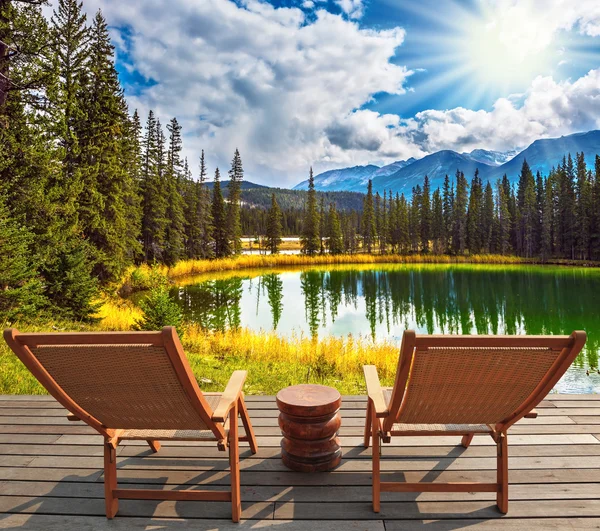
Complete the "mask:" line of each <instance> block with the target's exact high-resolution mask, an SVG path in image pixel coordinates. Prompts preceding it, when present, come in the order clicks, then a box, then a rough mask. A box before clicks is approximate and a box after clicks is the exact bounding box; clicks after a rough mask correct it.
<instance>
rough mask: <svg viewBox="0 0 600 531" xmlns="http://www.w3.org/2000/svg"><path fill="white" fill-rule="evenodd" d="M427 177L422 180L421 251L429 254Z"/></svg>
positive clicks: (429, 225) (429, 230)
mask: <svg viewBox="0 0 600 531" xmlns="http://www.w3.org/2000/svg"><path fill="white" fill-rule="evenodd" d="M430 188H431V187H430V185H429V177H428V176H427V175H425V178H424V180H423V193H422V194H421V212H420V216H419V217H420V221H421V223H420V225H421V251H422V252H424V253H428V252H429V240H430V239H431V197H430Z"/></svg>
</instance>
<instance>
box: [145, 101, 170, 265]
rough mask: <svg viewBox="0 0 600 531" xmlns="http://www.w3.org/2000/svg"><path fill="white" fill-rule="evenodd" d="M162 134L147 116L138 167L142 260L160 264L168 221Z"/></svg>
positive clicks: (155, 121) (156, 122)
mask: <svg viewBox="0 0 600 531" xmlns="http://www.w3.org/2000/svg"><path fill="white" fill-rule="evenodd" d="M162 136H163V135H162V131H161V128H160V123H159V122H158V121H157V120H156V119H155V118H154V113H153V112H152V111H150V112H149V113H148V120H147V122H146V134H145V136H144V146H143V150H144V151H143V165H142V183H141V191H142V241H143V249H144V256H145V258H146V261H148V262H151V261H158V262H162V260H163V256H164V245H165V237H166V230H167V224H168V221H169V220H168V219H167V217H166V215H167V190H166V188H165V186H164V181H163V178H162V174H161V172H162V166H163V162H162V153H163V149H162V143H163V139H162Z"/></svg>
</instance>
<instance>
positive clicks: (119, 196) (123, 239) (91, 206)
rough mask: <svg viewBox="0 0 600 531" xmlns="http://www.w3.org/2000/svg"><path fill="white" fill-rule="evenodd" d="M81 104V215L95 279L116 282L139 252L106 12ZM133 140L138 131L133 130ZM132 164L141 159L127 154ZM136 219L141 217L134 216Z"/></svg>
mask: <svg viewBox="0 0 600 531" xmlns="http://www.w3.org/2000/svg"><path fill="white" fill-rule="evenodd" d="M78 99H79V102H80V104H81V105H82V106H83V110H82V111H81V119H80V120H79V121H78V122H77V123H76V124H75V126H74V131H75V133H76V135H77V143H78V148H79V159H78V165H79V169H80V172H81V173H80V174H81V182H82V190H81V193H80V195H79V203H78V212H79V219H80V226H81V229H82V231H83V234H84V235H85V237H86V238H87V240H88V241H89V242H90V243H91V244H92V245H93V246H94V247H95V253H94V254H95V267H94V276H96V277H98V278H99V279H100V280H103V281H106V280H110V279H115V278H117V276H118V275H120V273H121V272H122V271H123V270H124V269H125V267H126V266H128V265H129V264H130V263H131V259H132V252H131V251H132V248H134V249H135V248H136V247H137V236H138V235H137V230H139V225H138V226H137V227H135V228H133V229H134V230H132V227H131V223H132V222H134V223H135V221H134V220H135V218H132V216H131V215H130V214H129V213H128V212H127V210H128V209H129V208H136V205H135V199H134V197H133V196H134V195H135V194H136V190H135V185H134V181H133V179H132V176H131V174H130V173H129V172H128V167H127V166H126V165H123V162H126V161H128V159H127V154H126V153H124V150H125V149H128V146H127V143H126V142H127V140H128V139H127V138H126V135H127V134H128V133H129V130H128V127H129V116H128V114H127V106H126V103H125V100H124V98H123V94H122V90H121V87H120V85H119V79H118V75H117V71H116V69H115V67H114V47H113V46H112V44H111V42H110V37H109V34H108V28H107V25H106V21H105V20H104V17H103V16H102V13H101V12H100V11H98V13H97V14H96V16H95V17H94V22H93V25H92V28H91V31H90V40H89V59H88V61H87V68H86V70H85V72H84V73H83V74H82V75H81V76H80V81H79V94H78ZM131 134H132V135H135V134H137V131H131ZM129 155H130V156H131V157H132V158H133V159H134V160H133V161H132V162H135V159H136V158H137V156H138V154H133V153H130V154H129ZM136 217H137V216H136Z"/></svg>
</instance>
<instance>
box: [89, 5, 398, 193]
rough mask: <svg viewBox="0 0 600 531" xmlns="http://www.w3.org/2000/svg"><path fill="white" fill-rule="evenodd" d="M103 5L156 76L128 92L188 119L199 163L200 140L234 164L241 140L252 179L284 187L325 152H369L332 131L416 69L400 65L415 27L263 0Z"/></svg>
mask: <svg viewBox="0 0 600 531" xmlns="http://www.w3.org/2000/svg"><path fill="white" fill-rule="evenodd" d="M101 4H102V5H101ZM98 7H101V8H102V11H103V13H104V14H105V16H106V18H107V20H108V22H109V24H110V25H111V26H116V27H121V28H122V27H127V28H128V31H127V39H123V38H122V39H121V40H120V42H119V51H121V54H120V59H121V61H125V62H127V63H130V64H132V65H134V66H135V69H136V70H137V72H139V73H140V74H141V75H142V76H144V77H146V78H147V79H151V80H153V81H154V82H155V84H154V85H153V86H150V87H147V88H143V89H142V90H141V91H140V90H139V87H138V88H137V90H136V91H135V95H132V94H133V92H132V91H129V92H128V94H129V96H128V101H129V103H130V106H131V108H138V109H139V111H140V113H141V114H142V116H144V115H145V113H147V111H148V110H149V109H154V111H155V112H156V113H157V114H158V116H159V117H160V119H161V121H162V122H163V124H164V123H165V121H166V120H168V119H169V118H170V117H172V116H177V118H178V120H179V121H180V123H181V124H182V126H183V131H184V135H185V136H184V147H185V151H186V154H187V155H188V156H189V157H190V163H191V164H192V168H194V169H196V166H197V157H198V154H199V152H200V149H205V150H206V154H207V157H208V159H209V161H210V162H211V166H212V167H213V168H214V165H215V164H219V165H220V166H221V169H224V168H227V167H228V165H229V163H230V159H231V156H232V153H233V151H234V149H235V148H236V147H238V148H239V149H240V151H241V153H242V157H243V160H244V163H245V169H246V171H247V174H248V176H249V177H254V178H255V179H258V180H264V181H267V182H275V179H276V178H282V179H284V180H282V181H281V184H284V185H288V184H294V183H295V182H296V181H297V180H298V179H299V178H300V177H304V176H305V174H306V173H307V171H308V167H309V166H310V165H311V164H314V163H318V162H319V161H332V163H334V162H335V163H337V164H345V163H346V162H349V161H351V160H352V159H353V158H355V157H356V156H357V155H356V154H355V153H352V152H346V151H344V150H343V149H341V148H340V147H338V146H336V145H333V144H332V143H331V142H330V141H329V140H328V139H327V136H326V134H325V133H324V131H325V130H326V129H327V128H329V127H331V126H332V125H333V124H334V123H336V122H337V121H339V120H344V117H347V116H350V115H352V113H353V111H354V110H355V109H357V108H360V107H361V106H362V105H363V104H364V103H365V102H368V101H369V100H370V98H371V97H372V95H373V94H375V93H377V92H381V91H384V92H388V93H391V94H402V93H403V92H404V91H405V89H404V86H403V85H404V83H405V81H406V79H407V77H408V76H409V75H410V72H409V71H408V70H407V69H406V68H405V67H403V66H398V65H395V64H392V63H390V58H391V57H393V55H394V53H395V50H396V48H397V47H398V46H400V45H401V44H402V42H403V39H404V30H402V29H401V28H394V29H390V30H382V31H377V30H370V29H361V28H359V26H358V24H357V23H355V22H352V21H350V20H348V19H347V18H346V17H343V16H341V15H335V14H332V13H329V12H327V11H326V10H324V9H317V10H316V11H315V12H314V16H313V17H311V18H310V19H306V18H305V17H306V16H305V13H304V12H303V11H302V10H301V9H300V8H274V7H273V6H272V5H271V4H269V3H266V2H261V1H258V0H246V1H245V3H244V5H243V6H239V5H236V4H235V3H234V2H231V1H228V0H203V1H202V2H189V1H187V0H172V1H170V2H169V5H168V8H167V9H165V5H164V0H146V1H145V2H143V3H142V2H123V1H121V0H109V1H107V0H103V1H100V0H86V2H85V8H86V10H87V11H88V12H89V13H93V12H94V11H95V10H96V9H97V8H98ZM357 7H358V4H357V3H356V2H355V8H357ZM125 44H126V45H127V48H126V53H124V52H123V51H122V50H123V49H124V46H125ZM383 121H385V119H384V120H383ZM377 134H379V133H377ZM393 143H397V141H393ZM384 144H385V145H387V144H386V143H385V142H384ZM317 165H318V164H317Z"/></svg>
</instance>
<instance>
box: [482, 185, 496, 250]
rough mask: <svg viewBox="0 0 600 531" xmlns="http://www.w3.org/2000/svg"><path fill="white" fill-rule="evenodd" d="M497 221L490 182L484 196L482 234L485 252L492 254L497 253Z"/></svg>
mask: <svg viewBox="0 0 600 531" xmlns="http://www.w3.org/2000/svg"><path fill="white" fill-rule="evenodd" d="M494 229H495V219H494V190H493V188H492V184H491V183H490V182H489V181H488V183H487V184H486V185H485V192H484V196H483V210H482V213H481V234H482V235H483V241H482V244H483V252H484V253H492V252H495V251H496V245H495V243H496V238H495V234H494V232H495V230H494Z"/></svg>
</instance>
